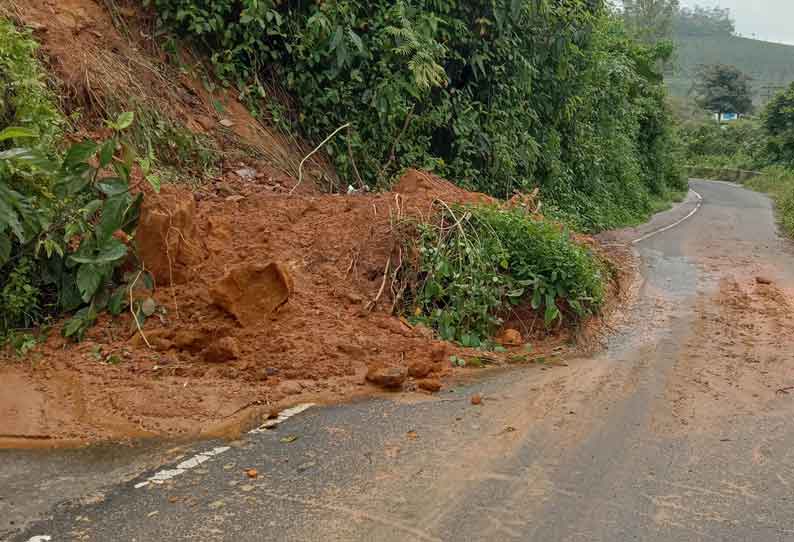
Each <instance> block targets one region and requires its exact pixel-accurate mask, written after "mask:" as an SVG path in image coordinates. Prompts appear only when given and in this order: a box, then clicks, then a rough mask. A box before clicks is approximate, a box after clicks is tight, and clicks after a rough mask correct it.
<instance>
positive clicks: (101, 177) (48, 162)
mask: <svg viewBox="0 0 794 542" xmlns="http://www.w3.org/2000/svg"><path fill="white" fill-rule="evenodd" d="M35 50H36V46H35V44H34V42H33V41H32V40H31V38H30V36H29V35H28V34H26V33H24V32H21V31H19V30H17V29H16V28H15V27H14V26H13V25H11V24H10V23H8V22H6V21H1V20H0V81H1V82H2V89H3V94H2V96H3V99H2V102H0V119H3V123H4V125H5V126H6V127H5V128H4V129H3V130H2V131H0V342H6V341H9V342H10V343H11V344H12V345H13V346H14V347H15V349H16V350H17V351H23V350H26V349H29V347H30V344H31V339H30V337H29V336H27V335H26V334H25V333H20V330H24V329H28V328H31V327H33V326H37V325H40V324H42V323H43V322H46V321H47V319H48V318H50V317H52V316H56V315H59V314H62V313H69V312H73V311H76V312H75V313H74V315H73V317H72V319H71V320H70V321H69V322H67V323H66V325H65V326H64V328H63V333H64V335H65V336H67V337H72V338H74V339H80V338H81V337H82V336H83V334H84V333H85V331H86V329H88V327H89V326H90V325H91V324H92V323H93V322H94V321H95V320H96V317H97V315H98V313H99V312H101V311H102V310H104V309H108V310H110V311H111V312H113V313H114V314H118V313H119V312H121V310H123V309H124V308H125V307H126V306H127V302H128V301H127V293H128V288H127V287H126V286H121V287H117V286H118V284H119V281H118V278H119V277H118V274H119V273H118V271H119V269H120V267H121V265H122V264H124V263H125V262H127V261H129V256H130V254H129V246H128V245H129V236H130V235H131V234H132V233H133V232H134V228H135V225H136V222H137V218H138V212H139V209H140V204H141V199H142V195H140V194H139V195H137V196H133V195H132V194H131V193H130V190H129V179H130V172H131V169H132V165H133V160H134V159H135V154H134V153H133V151H132V148H131V147H130V146H129V145H127V144H125V143H124V141H123V139H122V138H121V132H122V131H123V130H126V129H128V128H129V127H130V126H131V125H132V122H133V114H132V113H125V114H122V115H120V116H119V118H118V119H117V120H116V121H115V122H111V123H108V125H109V127H110V128H111V129H112V130H113V133H114V135H113V137H111V138H110V139H108V140H107V141H105V142H104V143H101V144H99V143H95V142H93V141H87V140H86V141H82V142H79V143H76V144H73V145H71V146H69V147H68V148H67V149H66V150H65V151H64V152H61V151H60V149H59V144H60V138H61V131H60V130H61V126H62V125H63V120H62V117H61V115H60V114H59V112H58V110H57V108H56V107H55V101H54V97H53V96H52V94H51V93H50V91H49V90H48V89H47V86H46V84H45V83H44V81H43V73H42V70H41V67H40V66H39V65H38V63H37V61H36V58H35V56H34V54H35ZM107 171H112V172H113V173H112V174H107V173H105V172H107ZM140 277H141V273H139V274H138V275H137V278H140ZM146 280H147V279H146V278H145V277H144V278H143V279H142V280H141V284H143V283H144V282H145V281H146Z"/></svg>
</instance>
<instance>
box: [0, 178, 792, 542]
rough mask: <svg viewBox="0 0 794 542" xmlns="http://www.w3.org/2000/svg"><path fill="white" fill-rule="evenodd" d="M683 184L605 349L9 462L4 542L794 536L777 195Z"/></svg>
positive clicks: (4, 474)
mask: <svg viewBox="0 0 794 542" xmlns="http://www.w3.org/2000/svg"><path fill="white" fill-rule="evenodd" d="M691 184H692V188H693V190H695V191H697V193H699V194H700V195H701V196H702V198H703V201H702V207H701V208H700V209H699V212H697V213H696V214H695V215H694V216H692V217H691V218H690V219H688V220H687V221H685V222H683V223H682V224H680V225H678V226H677V227H675V228H673V229H670V230H668V231H664V232H662V233H659V234H658V235H655V236H653V237H651V238H649V239H646V240H644V241H642V242H640V243H637V245H636V248H637V250H638V251H639V253H640V255H641V257H642V269H641V272H642V278H643V282H642V284H641V285H640V287H639V291H638V294H637V298H636V301H635V303H633V305H632V306H631V307H627V308H626V318H625V322H624V323H623V324H622V325H621V326H620V327H619V329H618V330H617V331H616V334H615V335H614V336H613V337H612V338H611V339H610V341H609V345H608V347H607V348H606V350H605V351H604V352H602V353H600V354H598V355H596V356H593V357H590V358H585V359H574V360H567V366H564V365H549V366H533V367H526V368H518V369H511V370H509V371H503V372H499V373H494V374H492V375H490V376H489V377H488V378H485V379H483V380H482V381H478V382H475V383H472V384H465V385H464V384H461V385H458V386H456V387H454V388H453V389H451V390H445V391H444V392H442V393H441V394H439V395H437V396H434V397H427V396H419V395H417V396H412V395H400V396H395V398H394V399H393V400H390V399H384V398H382V399H375V400H368V401H362V402H358V403H354V404H350V405H340V406H335V407H326V408H312V409H309V410H306V411H305V412H302V413H300V414H297V415H295V416H294V417H292V418H290V419H289V420H286V421H285V422H283V423H282V424H281V425H280V426H279V427H278V428H277V429H274V430H272V431H267V432H263V433H257V434H249V435H246V436H245V438H243V439H241V440H240V441H237V442H234V443H225V442H203V443H197V444H195V445H192V446H190V447H186V448H180V449H177V450H169V449H167V448H168V447H167V446H162V447H157V446H154V445H153V446H152V447H151V448H150V449H146V450H141V449H126V448H125V449H122V448H111V449H107V450H105V451H86V450H84V451H71V452H57V453H54V454H53V453H50V454H49V456H48V458H47V459H45V458H44V457H43V456H41V455H37V453H31V452H0V537H2V536H3V534H2V533H7V534H6V536H7V537H8V538H9V540H14V541H17V540H19V541H23V542H27V541H29V540H52V541H60V540H98V541H110V540H113V541H141V542H142V541H157V540H168V541H177V540H193V541H196V540H201V541H204V540H207V541H214V540H218V541H227V540H228V541H270V540H273V541H293V540H294V541H308V540H321V541H323V542H328V541H337V540H338V541H342V540H345V541H346V540H362V541H364V540H367V541H369V540H378V541H413V540H417V541H424V540H426V541H455V542H458V541H475V540H494V541H501V540H505V541H510V540H522V541H528V540H531V541H542V542H547V541H572V542H573V541H604V542H612V541H617V540H620V541H628V540H643V541H681V540H687V541H698V540H703V541H706V540H708V541H715V540H743V541H764V542H768V541H778V540H781V541H782V540H792V541H794V418H792V414H794V323H790V322H794V318H792V316H793V315H792V310H791V309H792V307H793V306H794V302H792V301H791V300H792V299H794V256H792V251H791V248H790V246H789V243H788V242H787V241H785V240H783V239H782V238H780V237H779V235H778V234H777V231H776V227H775V222H774V216H773V211H772V207H771V205H770V202H769V200H768V199H767V198H766V197H764V196H762V195H759V194H756V193H754V192H750V191H747V190H744V189H742V188H740V187H737V186H734V185H730V184H727V183H716V182H707V181H693V182H692V183H691ZM690 205H691V207H692V208H693V209H694V205H695V202H694V200H693V201H692V202H690ZM686 211H687V209H683V210H682V211H681V212H686ZM662 220H664V217H662V218H661V219H657V221H662ZM667 220H668V223H669V222H670V219H669V217H668V219H667ZM662 225H663V224H659V226H658V227H661V226H662ZM649 227H652V228H656V225H655V224H653V225H651V226H649ZM648 231H650V230H648ZM639 233H643V232H639ZM637 237H639V235H637ZM759 277H763V279H764V280H763V281H762V282H771V284H769V285H767V284H760V283H759V282H758V280H757V279H758V278H759ZM475 393H480V394H482V396H483V397H484V400H483V404H482V405H479V406H476V405H472V404H471V401H470V398H471V396H472V395H473V394H475ZM226 448H228V449H226ZM219 450H220V451H219ZM215 451H217V455H212V454H210V455H197V454H201V453H202V452H213V453H214V452H215ZM197 457H198V458H199V460H196V458H197ZM186 462H187V463H186ZM183 467H184V468H183ZM247 469H256V471H257V477H256V478H251V477H249V476H248V475H247V474H246V473H245V470H247ZM163 471H165V472H164V474H162V478H163V479H158V480H156V481H157V482H161V483H154V482H148V483H147V480H149V479H151V478H152V477H155V478H157V477H158V476H160V475H158V473H163ZM165 478H167V479H165ZM9 518H13V521H14V522H15V523H14V525H11V524H9V521H12V519H9ZM18 528H24V531H23V532H19V531H17V529H18ZM36 536H49V537H51V538H49V539H48V538H39V539H36V538H34V537H36Z"/></svg>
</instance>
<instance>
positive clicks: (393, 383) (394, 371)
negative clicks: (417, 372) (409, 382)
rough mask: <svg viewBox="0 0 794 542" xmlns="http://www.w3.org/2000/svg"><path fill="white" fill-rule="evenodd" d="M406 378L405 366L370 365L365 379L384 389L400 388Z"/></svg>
mask: <svg viewBox="0 0 794 542" xmlns="http://www.w3.org/2000/svg"><path fill="white" fill-rule="evenodd" d="M406 378H408V370H407V369H406V368H405V367H383V366H375V367H370V369H369V370H368V371H367V380H368V381H369V382H372V383H373V384H375V385H377V386H380V387H382V388H386V389H400V388H402V386H403V384H404V383H405V379H406Z"/></svg>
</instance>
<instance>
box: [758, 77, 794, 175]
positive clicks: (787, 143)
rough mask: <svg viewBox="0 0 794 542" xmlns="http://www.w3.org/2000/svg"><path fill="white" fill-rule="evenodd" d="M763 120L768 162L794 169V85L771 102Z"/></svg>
mask: <svg viewBox="0 0 794 542" xmlns="http://www.w3.org/2000/svg"><path fill="white" fill-rule="evenodd" d="M762 118H763V120H762V122H763V127H764V130H765V131H766V134H767V136H768V138H769V139H768V143H767V151H768V160H769V161H771V162H773V163H776V164H784V165H787V166H789V167H794V83H792V84H791V85H790V86H789V87H788V88H787V89H785V90H784V91H782V92H780V93H778V94H777V95H776V96H775V97H774V98H773V99H772V101H770V102H769V104H768V105H767V107H766V109H765V110H764V114H763V117H762Z"/></svg>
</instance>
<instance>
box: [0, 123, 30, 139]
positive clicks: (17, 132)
mask: <svg viewBox="0 0 794 542" xmlns="http://www.w3.org/2000/svg"><path fill="white" fill-rule="evenodd" d="M26 137H39V133H38V132H37V131H35V130H30V129H28V128H22V127H21V126H9V127H8V128H6V129H5V130H3V131H2V132H0V141H6V140H8V139H20V138H26Z"/></svg>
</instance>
